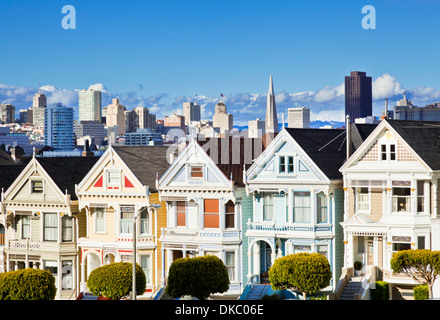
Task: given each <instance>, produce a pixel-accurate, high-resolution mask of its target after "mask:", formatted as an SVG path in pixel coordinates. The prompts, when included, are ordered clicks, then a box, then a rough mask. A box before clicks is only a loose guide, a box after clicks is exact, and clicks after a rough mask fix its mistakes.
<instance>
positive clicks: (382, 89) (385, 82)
mask: <svg viewBox="0 0 440 320" xmlns="http://www.w3.org/2000/svg"><path fill="white" fill-rule="evenodd" d="M372 91H373V100H380V99H382V100H383V99H385V98H391V97H394V96H396V95H399V94H403V91H404V89H403V87H402V85H401V84H400V83H399V82H397V81H396V78H394V77H393V76H391V75H389V74H388V73H385V74H383V75H381V76H380V77H378V78H377V79H376V80H374V81H373V83H372Z"/></svg>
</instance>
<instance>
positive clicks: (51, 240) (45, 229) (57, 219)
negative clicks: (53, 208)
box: [43, 212, 59, 242]
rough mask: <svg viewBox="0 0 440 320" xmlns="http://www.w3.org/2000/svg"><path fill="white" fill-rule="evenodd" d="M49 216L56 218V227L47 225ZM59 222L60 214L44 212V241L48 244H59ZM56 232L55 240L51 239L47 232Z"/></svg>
mask: <svg viewBox="0 0 440 320" xmlns="http://www.w3.org/2000/svg"><path fill="white" fill-rule="evenodd" d="M48 216H52V217H55V222H56V224H55V225H47V224H46V223H47V222H48V221H49V219H48ZM58 222H59V214H58V213H56V212H43V241H48V242H57V241H58ZM49 230H52V231H53V230H55V232H54V235H55V239H51V238H49V234H48V232H47V231H49Z"/></svg>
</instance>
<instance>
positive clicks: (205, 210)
mask: <svg viewBox="0 0 440 320" xmlns="http://www.w3.org/2000/svg"><path fill="white" fill-rule="evenodd" d="M254 143H255V144H254ZM261 150H262V142H261V139H255V140H254V139H247V138H233V137H226V138H211V139H207V140H205V141H196V140H195V139H191V140H190V141H189V143H188V144H187V145H186V147H185V148H184V149H183V150H182V151H181V152H180V154H179V155H178V156H177V158H176V159H175V160H174V162H173V163H172V164H171V166H170V168H169V169H168V170H167V171H166V172H165V173H164V174H163V175H162V177H161V178H160V179H159V182H158V190H159V195H160V200H161V201H164V202H165V203H166V207H167V222H166V227H165V228H163V229H162V231H161V236H160V242H161V243H162V250H163V252H162V254H163V258H162V260H163V261H164V264H163V276H164V277H165V278H166V276H167V272H168V269H169V267H170V265H171V263H172V262H173V261H174V260H175V259H178V258H181V257H194V256H204V255H216V256H218V257H219V258H220V259H222V261H223V262H224V263H225V265H226V267H227V269H228V274H229V280H230V286H229V290H228V291H227V292H226V293H225V294H235V295H237V294H240V293H241V292H242V290H243V285H244V284H243V269H245V268H246V266H245V265H243V258H242V257H243V249H242V245H243V243H244V242H245V241H244V240H243V232H242V228H243V224H245V221H246V220H247V219H245V218H244V217H243V216H242V214H243V206H246V205H247V206H249V205H252V202H251V201H249V197H246V193H245V190H244V184H243V176H244V171H245V169H246V168H247V167H249V166H250V164H251V163H252V160H253V159H254V158H256V156H255V157H254V155H255V154H257V155H258V154H259V153H261ZM251 211H252V209H249V210H247V212H251ZM246 243H247V241H246ZM244 252H245V253H246V251H244Z"/></svg>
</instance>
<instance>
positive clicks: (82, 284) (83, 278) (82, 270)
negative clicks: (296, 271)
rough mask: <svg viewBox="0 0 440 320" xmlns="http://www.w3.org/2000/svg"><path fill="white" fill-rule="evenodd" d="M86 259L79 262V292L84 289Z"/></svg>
mask: <svg viewBox="0 0 440 320" xmlns="http://www.w3.org/2000/svg"><path fill="white" fill-rule="evenodd" d="M85 284H86V260H85V259H84V261H82V262H81V289H80V290H81V292H84V291H85V289H86V285H85Z"/></svg>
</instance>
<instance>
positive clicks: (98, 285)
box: [87, 262, 147, 300]
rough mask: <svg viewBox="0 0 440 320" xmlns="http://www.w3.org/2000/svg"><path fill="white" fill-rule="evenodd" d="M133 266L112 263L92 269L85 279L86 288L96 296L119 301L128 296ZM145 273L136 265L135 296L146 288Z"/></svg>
mask: <svg viewBox="0 0 440 320" xmlns="http://www.w3.org/2000/svg"><path fill="white" fill-rule="evenodd" d="M132 279H133V264H132V263H130V262H114V263H110V264H107V265H104V266H102V267H99V268H96V269H94V270H93V271H92V272H90V275H89V278H88V279H87V287H88V288H89V290H90V292H91V293H92V294H94V295H96V296H99V295H102V296H103V297H106V298H110V299H115V300H118V299H121V298H123V297H125V296H128V295H129V294H130V292H131V290H132V287H133V282H132ZM146 283H147V281H146V278H145V273H144V271H143V270H142V268H141V266H140V265H138V264H136V294H138V295H141V294H143V293H144V292H145V288H146Z"/></svg>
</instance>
